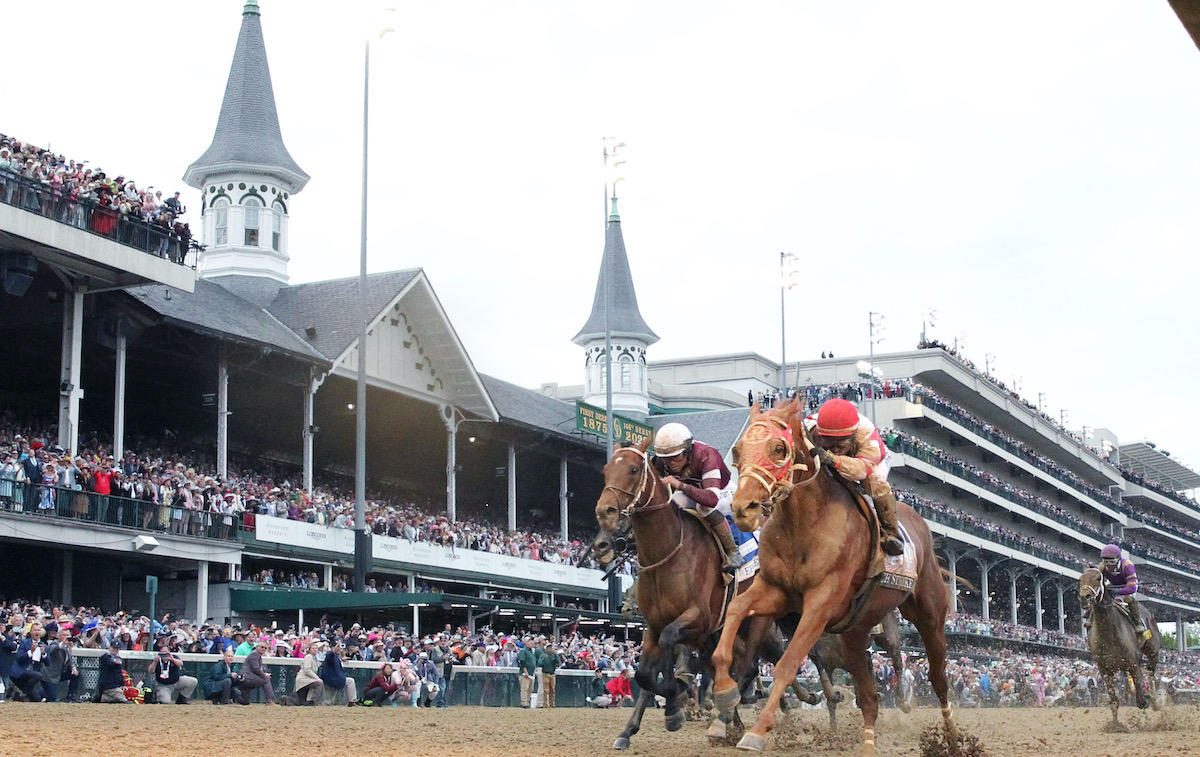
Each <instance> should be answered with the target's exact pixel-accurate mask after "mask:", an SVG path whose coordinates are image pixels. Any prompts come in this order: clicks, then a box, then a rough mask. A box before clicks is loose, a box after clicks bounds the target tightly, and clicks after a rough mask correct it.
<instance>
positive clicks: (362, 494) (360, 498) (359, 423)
mask: <svg viewBox="0 0 1200 757" xmlns="http://www.w3.org/2000/svg"><path fill="white" fill-rule="evenodd" d="M389 10H391V9H389ZM390 31H392V30H391V28H389V27H385V26H382V25H381V26H380V28H379V29H378V30H377V32H378V34H379V37H380V38H382V37H383V35H385V34H387V33H388V32H390ZM372 36H374V35H373V34H370V33H369V34H367V36H366V39H365V41H364V43H363V140H362V152H363V154H362V218H361V222H360V226H359V252H358V317H359V322H360V323H359V326H360V328H359V331H358V371H357V377H356V378H357V380H356V400H355V407H354V411H355V438H354V591H363V590H364V589H365V588H366V575H367V566H368V564H369V563H370V561H371V555H370V552H371V539H370V534H368V533H367V520H366V518H367V330H368V327H369V326H370V321H371V314H370V313H368V312H367V138H368V134H369V124H370V119H369V115H370V112H371V108H370V100H371V37H372Z"/></svg>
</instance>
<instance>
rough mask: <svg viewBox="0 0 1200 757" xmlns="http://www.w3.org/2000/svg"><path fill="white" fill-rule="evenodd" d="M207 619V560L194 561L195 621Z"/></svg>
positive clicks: (202, 621)
mask: <svg viewBox="0 0 1200 757" xmlns="http://www.w3.org/2000/svg"><path fill="white" fill-rule="evenodd" d="M207 619H208V560H200V561H199V562H197V563H196V618H195V620H196V622H197V623H200V624H203V623H204V621H205V620H207Z"/></svg>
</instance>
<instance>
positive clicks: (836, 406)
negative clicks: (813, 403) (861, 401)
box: [817, 399, 858, 436]
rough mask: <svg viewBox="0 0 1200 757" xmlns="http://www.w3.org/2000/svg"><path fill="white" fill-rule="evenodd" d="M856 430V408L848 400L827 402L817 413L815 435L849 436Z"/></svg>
mask: <svg viewBox="0 0 1200 757" xmlns="http://www.w3.org/2000/svg"><path fill="white" fill-rule="evenodd" d="M857 429H858V408H857V407H855V406H854V403H853V402H850V401H849V400H840V399H838V400H829V401H828V402H826V403H825V404H824V405H821V409H820V410H818V411H817V433H818V434H820V435H821V436H850V435H851V434H853V433H854V432H855V431H856V430H857Z"/></svg>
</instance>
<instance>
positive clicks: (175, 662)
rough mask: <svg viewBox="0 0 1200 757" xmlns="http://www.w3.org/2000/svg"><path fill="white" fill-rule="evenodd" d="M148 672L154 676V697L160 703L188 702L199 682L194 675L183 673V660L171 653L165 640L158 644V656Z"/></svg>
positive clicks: (151, 663) (147, 669)
mask: <svg viewBox="0 0 1200 757" xmlns="http://www.w3.org/2000/svg"><path fill="white" fill-rule="evenodd" d="M146 672H147V673H150V674H152V675H153V676H154V698H155V700H157V701H158V703H159V704H171V702H174V703H175V704H187V703H188V700H189V699H191V696H192V692H194V691H195V690H196V684H197V683H199V681H197V680H196V679H195V678H194V677H192V676H186V675H183V660H181V659H179V658H178V657H176V656H175V655H173V654H171V647H170V645H169V644H168V643H167V642H166V641H165V640H163V641H160V642H159V645H158V656H157V657H155V658H154V659H153V660H151V662H150V665H149V666H147V668H146Z"/></svg>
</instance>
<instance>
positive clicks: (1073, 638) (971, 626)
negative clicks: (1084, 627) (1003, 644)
mask: <svg viewBox="0 0 1200 757" xmlns="http://www.w3.org/2000/svg"><path fill="white" fill-rule="evenodd" d="M946 631H947V632H954V633H966V634H975V635H977V636H994V637H996V638H998V639H1005V640H1015V641H1028V642H1033V643H1037V644H1048V645H1051V646H1056V647H1066V648H1067V649H1086V648H1087V642H1086V641H1085V640H1084V638H1083V637H1082V636H1079V635H1078V634H1070V633H1059V632H1058V631H1052V630H1050V629H1047V628H1042V629H1039V628H1037V627H1036V626H1026V625H1019V624H1015V623H1006V622H1004V621H1000V620H995V619H985V618H984V617H982V616H980V615H971V614H970V613H965V612H960V613H958V615H957V616H956V617H955V618H954V619H953V620H947V621H946Z"/></svg>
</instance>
